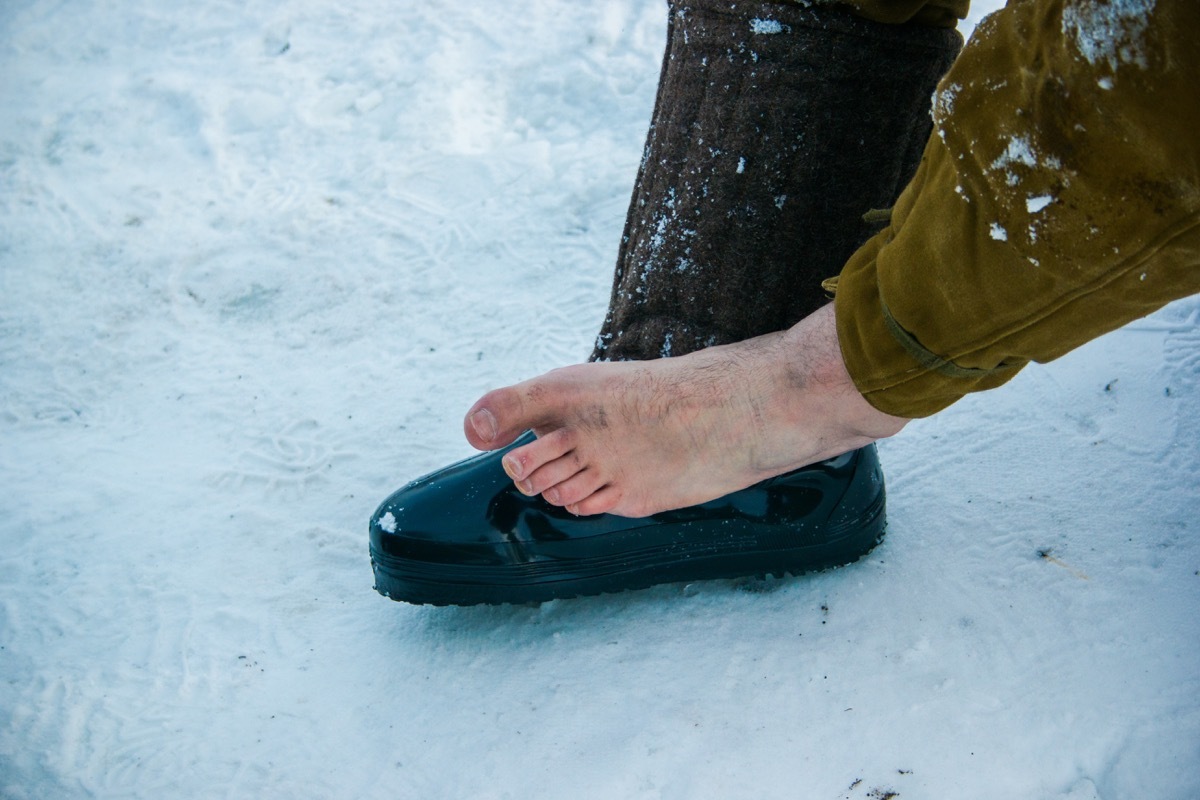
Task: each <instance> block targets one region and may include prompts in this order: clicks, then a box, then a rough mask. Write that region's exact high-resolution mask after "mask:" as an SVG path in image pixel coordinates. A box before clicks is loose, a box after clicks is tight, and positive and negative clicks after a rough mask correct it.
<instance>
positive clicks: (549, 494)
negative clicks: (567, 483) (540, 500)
mask: <svg viewBox="0 0 1200 800" xmlns="http://www.w3.org/2000/svg"><path fill="white" fill-rule="evenodd" d="M542 497H544V498H546V502H547V503H550V504H551V505H558V489H547V490H546V491H544V492H542Z"/></svg>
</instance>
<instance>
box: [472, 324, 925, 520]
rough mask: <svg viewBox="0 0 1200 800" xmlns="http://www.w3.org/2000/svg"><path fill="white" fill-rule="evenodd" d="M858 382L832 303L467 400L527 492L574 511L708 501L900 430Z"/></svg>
mask: <svg viewBox="0 0 1200 800" xmlns="http://www.w3.org/2000/svg"><path fill="white" fill-rule="evenodd" d="M907 422H908V420H906V419H902V418H900V417H893V416H890V415H888V414H884V413H883V412H881V411H878V410H876V409H875V408H874V407H873V406H871V405H870V404H869V403H867V401H866V400H865V399H863V396H862V395H861V394H859V393H858V390H857V389H855V388H854V383H853V382H852V381H851V379H850V376H849V374H848V373H847V372H846V368H845V365H844V363H843V362H842V356H841V351H840V350H839V349H838V342H837V329H836V327H835V324H834V316H833V306H832V305H828V306H826V307H824V308H822V309H821V310H820V311H817V312H816V313H814V314H813V315H812V316H810V317H808V318H806V319H804V320H802V321H801V322H800V323H798V324H797V325H796V326H795V327H793V328H791V329H790V330H787V331H782V332H780V333H773V334H768V335H766V336H759V337H757V338H755V339H749V340H747V341H744V342H738V343H737V344H731V345H723V346H720V347H710V348H708V349H706V350H701V351H698V352H695V353H691V354H689V355H686V356H680V357H677V358H663V359H657V360H654V361H627V362H619V363H597V364H580V365H577V366H573V367H565V368H563V369H556V370H553V371H551V372H548V373H546V374H545V375H542V376H540V377H537V378H533V379H532V380H528V381H524V382H523V383H518V384H516V385H515V386H509V387H507V388H504V389H497V390H495V391H492V392H488V393H487V394H486V395H484V396H483V397H482V398H480V399H479V401H478V402H476V403H475V405H474V406H472V407H471V410H470V411H468V412H467V417H466V420H465V423H464V429H465V431H466V435H467V439H468V440H469V441H470V442H471V444H472V445H473V446H475V447H476V448H478V449H480V450H496V449H498V448H501V447H504V446H505V445H508V444H510V443H511V442H512V441H513V440H514V439H515V438H516V437H517V436H519V435H520V434H521V433H523V432H524V431H526V430H531V429H532V430H533V432H534V433H536V434H537V436H538V438H537V440H536V441H534V442H531V443H529V444H527V445H524V446H522V447H519V448H517V449H515V450H513V451H512V452H511V453H509V454H507V455H506V456H505V457H504V460H503V464H504V469H505V471H506V472H508V474H509V476H510V477H512V478H513V480H514V481H515V482H516V485H517V488H518V489H520V490H521V491H522V492H524V493H526V494H529V495H533V494H538V493H540V494H541V495H542V496H543V497H544V498H545V500H546V501H547V502H549V503H552V504H553V505H557V506H565V507H566V508H567V510H569V511H571V512H572V513H575V514H599V513H603V512H609V513H613V514H620V515H622V516H627V517H644V516H648V515H650V514H655V513H658V512H660V511H667V510H669V509H673V508H682V507H684V506H689V505H694V504H696V503H702V502H704V501H706V500H712V499H713V498H716V497H721V496H723V495H726V494H729V493H730V492H734V491H737V490H738V489H744V488H745V487H747V486H750V485H752V484H754V483H757V482H758V481H761V480H764V479H765V478H769V477H773V476H775V475H780V474H783V473H784V472H788V471H791V470H793V469H797V468H799V467H802V466H804V465H806V464H811V463H813V462H815V461H820V460H822V459H825V458H831V457H833V456H835V455H838V454H839V453H844V452H846V451H848V450H853V449H855V448H857V447H862V446H864V445H866V444H868V443H869V442H872V441H874V440H876V439H881V438H883V437H885V436H891V435H892V434H895V433H897V432H899V430H900V429H901V428H903V427H904V425H905V423H907Z"/></svg>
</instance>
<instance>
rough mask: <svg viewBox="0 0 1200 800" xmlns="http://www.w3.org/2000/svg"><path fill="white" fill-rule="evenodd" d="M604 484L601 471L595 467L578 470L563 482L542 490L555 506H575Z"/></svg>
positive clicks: (543, 495)
mask: <svg viewBox="0 0 1200 800" xmlns="http://www.w3.org/2000/svg"><path fill="white" fill-rule="evenodd" d="M603 486H604V481H603V480H602V479H601V477H600V473H599V472H597V471H596V470H594V469H584V470H581V471H579V472H576V473H575V474H574V475H572V476H571V477H569V478H567V479H566V480H565V481H562V482H561V483H557V484H555V485H554V486H551V487H550V488H549V489H547V490H546V491H544V492H542V497H544V498H545V500H546V502H547V503H549V504H550V505H554V506H567V507H570V506H573V505H576V504H578V503H580V502H583V501H585V500H586V499H587V498H589V497H591V496H592V495H593V494H595V493H596V490H598V489H600V488H602V487H603Z"/></svg>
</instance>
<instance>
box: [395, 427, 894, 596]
mask: <svg viewBox="0 0 1200 800" xmlns="http://www.w3.org/2000/svg"><path fill="white" fill-rule="evenodd" d="M530 439H531V436H530V435H529V434H526V435H525V436H523V437H521V438H520V439H518V440H517V442H515V443H514V444H513V445H511V446H510V447H509V448H505V449H504V450H497V451H494V452H491V453H485V454H483V455H479V456H476V457H474V458H470V459H467V460H466V461H462V462H459V463H457V464H454V465H452V466H449V467H446V468H445V469H442V470H439V471H438V472H434V473H432V474H430V475H426V476H425V477H423V478H420V479H418V480H416V481H413V482H412V483H410V484H409V485H408V486H405V487H404V488H403V489H400V490H399V491H397V492H396V493H395V494H393V495H392V496H391V497H389V498H388V499H387V500H385V501H384V502H383V505H381V506H380V507H379V510H377V511H376V512H375V515H374V516H373V517H372V518H371V565H372V567H373V568H374V570H375V589H376V590H377V591H378V592H379V593H380V594H383V595H385V596H387V597H390V598H392V599H393V600H402V601H404V602H408V603H432V604H434V605H475V604H478V603H529V602H539V601H544V600H552V599H555V598H564V597H577V596H580V595H593V594H601V593H604V592H619V591H623V590H626V589H642V588H646V587H648V586H653V585H655V584H659V583H670V582H675V581H697V580H706V579H712V578H736V577H741V576H747V575H756V576H765V575H767V574H771V575H775V576H778V577H782V576H783V575H784V574H788V573H790V574H797V573H801V572H807V571H811V570H820V569H826V568H828V567H835V566H840V565H842V564H848V563H850V562H852V561H856V560H857V559H859V558H860V557H861V556H863V555H864V554H866V553H868V552H870V550H871V549H872V548H873V547H874V546H875V545H876V544H878V543H879V541H880V539H882V538H883V530H884V488H883V474H882V472H881V471H880V469H879V459H878V457H877V456H876V453H875V447H874V445H870V446H868V447H864V448H863V449H861V450H856V451H853V452H850V453H846V454H845V455H842V456H838V457H837V458H833V459H830V460H828V461H823V462H821V463H819V464H814V465H812V466H809V467H805V468H803V469H799V470H796V471H795V472H790V473H787V474H786V475H781V476H779V477H777V478H771V479H770V480H766V481H763V482H762V483H759V484H756V485H754V486H751V487H750V488H748V489H743V490H741V491H739V492H734V493H733V494H730V495H726V496H725V497H722V498H719V499H717V500H712V501H710V502H707V503H702V504H700V505H697V506H691V507H689V508H682V509H678V510H676V511H667V512H664V513H662V514H655V515H654V516H651V517H646V518H643V519H631V518H628V517H619V516H616V515H613V514H599V515H596V516H590V517H576V516H573V515H572V514H570V513H569V512H567V511H565V510H564V509H561V508H558V507H556V506H552V505H550V504H548V503H546V502H545V501H544V500H542V499H541V497H540V496H539V497H527V496H525V495H523V494H521V493H520V492H519V491H517V489H516V487H515V486H513V483H512V480H511V479H509V477H508V476H507V475H506V474H505V473H504V470H503V469H502V468H501V466H500V458H501V456H503V455H504V453H506V452H508V450H509V449H511V448H512V447H516V446H518V445H520V444H524V443H526V442H528V441H530Z"/></svg>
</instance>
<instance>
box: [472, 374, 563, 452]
mask: <svg viewBox="0 0 1200 800" xmlns="http://www.w3.org/2000/svg"><path fill="white" fill-rule="evenodd" d="M557 396H558V395H557V393H556V392H555V391H554V390H553V388H552V381H548V380H546V378H545V376H543V377H539V378H534V379H533V380H528V381H525V382H523V383H518V384H516V385H514V386H506V387H504V388H503V389H494V390H492V391H490V392H488V393H487V394H485V395H484V396H483V397H481V398H479V399H478V400H477V401H475V405H473V406H471V408H470V410H469V411H467V416H466V418H465V419H464V420H463V432H464V433H465V434H466V436H467V441H468V442H470V443H471V446H472V447H474V448H476V449H478V450H496V449H498V448H501V447H504V446H505V445H507V444H510V443H511V442H512V441H513V439H516V438H517V437H518V436H520V435H521V434H522V433H524V432H525V431H527V430H540V429H543V428H546V427H552V426H553V424H554V420H555V413H556V406H555V405H554V401H555V400H556V398H557Z"/></svg>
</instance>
